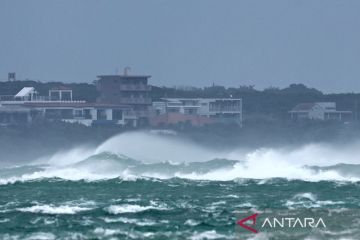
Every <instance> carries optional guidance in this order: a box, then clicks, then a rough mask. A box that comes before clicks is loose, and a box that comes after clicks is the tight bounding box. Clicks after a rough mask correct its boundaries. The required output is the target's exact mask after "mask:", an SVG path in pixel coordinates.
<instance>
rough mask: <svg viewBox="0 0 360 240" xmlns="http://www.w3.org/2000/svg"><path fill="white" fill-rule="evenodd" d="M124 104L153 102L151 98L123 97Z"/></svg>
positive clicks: (121, 101)
mask: <svg viewBox="0 0 360 240" xmlns="http://www.w3.org/2000/svg"><path fill="white" fill-rule="evenodd" d="M120 103H122V104H151V98H121V99H120Z"/></svg>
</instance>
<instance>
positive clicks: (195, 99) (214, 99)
mask: <svg viewBox="0 0 360 240" xmlns="http://www.w3.org/2000/svg"><path fill="white" fill-rule="evenodd" d="M160 99H161V100H165V101H201V100H204V101H238V100H242V98H160Z"/></svg>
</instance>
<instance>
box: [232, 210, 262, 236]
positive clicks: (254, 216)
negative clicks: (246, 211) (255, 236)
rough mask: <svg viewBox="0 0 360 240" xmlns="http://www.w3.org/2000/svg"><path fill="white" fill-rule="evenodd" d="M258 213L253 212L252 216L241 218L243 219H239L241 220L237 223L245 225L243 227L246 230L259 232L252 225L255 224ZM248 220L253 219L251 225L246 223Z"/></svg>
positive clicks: (241, 225)
mask: <svg viewBox="0 0 360 240" xmlns="http://www.w3.org/2000/svg"><path fill="white" fill-rule="evenodd" d="M257 215H258V213H255V214H253V215H251V216H248V217H246V218H244V219H241V220H239V221H238V222H237V224H239V225H240V227H243V228H245V229H246V230H249V231H251V232H253V233H257V232H258V231H257V230H256V229H254V228H252V227H254V226H255V224H256V217H257ZM248 221H252V224H251V227H249V226H248V225H245V223H246V222H248Z"/></svg>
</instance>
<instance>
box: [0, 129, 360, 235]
mask: <svg viewBox="0 0 360 240" xmlns="http://www.w3.org/2000/svg"><path fill="white" fill-rule="evenodd" d="M358 149H360V148H359V147H358V144H357V143H354V144H353V145H351V146H350V145H349V146H343V147H342V148H341V150H340V149H339V148H338V149H337V148H334V147H333V146H330V145H326V144H308V145H306V146H298V147H291V148H290V147H289V148H286V147H284V148H276V149H274V148H264V149H256V150H244V149H241V147H239V148H235V149H232V150H226V151H225V150H224V151H218V150H216V149H208V148H206V147H203V146H200V145H199V144H196V143H193V142H189V141H187V140H184V139H179V138H177V137H176V136H163V135H156V134H155V135H154V134H149V133H143V132H135V133H126V134H122V135H119V136H116V137H113V138H111V139H109V140H107V141H106V142H104V143H102V144H101V145H99V146H96V147H90V146H79V147H78V148H75V149H71V150H68V151H62V152H59V153H57V154H54V155H52V156H44V157H43V158H41V159H37V160H34V161H31V163H27V164H23V165H17V166H10V167H9V166H8V167H3V168H1V169H0V239H34V240H37V239H192V240H200V239H259V240H261V239H304V240H305V239H306V240H312V239H314V240H315V239H360V218H359V216H360V214H359V213H358V212H359V210H360V182H359V177H360V165H359V164H357V163H356V162H357V156H359V155H358V154H359V151H360V150H358ZM255 213H256V214H258V218H257V222H256V223H252V222H251V221H250V222H249V221H247V222H245V223H246V225H247V226H250V227H251V228H252V229H255V230H256V233H255V232H252V231H249V230H248V229H245V228H243V227H241V226H240V225H239V224H238V222H239V221H240V220H241V219H244V218H246V217H248V216H251V214H255ZM265 216H267V217H269V219H270V220H271V221H272V218H270V217H274V216H276V217H278V218H277V219H279V220H278V222H279V224H278V225H277V226H270V225H268V226H267V227H266V226H265V227H264V226H263V225H264V223H265ZM280 216H282V217H284V216H285V217H287V218H289V216H292V217H293V222H292V224H287V222H285V224H284V222H283V223H282V224H281V219H280ZM305 218H306V219H308V220H309V219H313V220H314V221H315V222H317V221H318V220H319V219H320V218H321V220H322V221H323V222H324V224H323V225H319V226H309V224H308V225H307V226H304V221H307V220H304V219H305ZM295 219H299V221H298V223H297V224H295V226H294V223H295V222H294V221H295ZM269 222H270V221H269ZM301 222H302V223H301ZM307 223H309V221H308V222H307ZM310 225H311V224H310Z"/></svg>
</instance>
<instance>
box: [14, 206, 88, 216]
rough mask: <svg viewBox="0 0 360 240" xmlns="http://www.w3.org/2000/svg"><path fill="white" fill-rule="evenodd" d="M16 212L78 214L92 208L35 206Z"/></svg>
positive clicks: (19, 209)
mask: <svg viewBox="0 0 360 240" xmlns="http://www.w3.org/2000/svg"><path fill="white" fill-rule="evenodd" d="M16 210H18V211H20V212H31V213H42V214H76V213H78V212H82V211H88V210H91V208H87V207H78V206H69V205H61V206H54V205H47V204H44V205H35V206H31V207H25V208H17V209H16Z"/></svg>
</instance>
